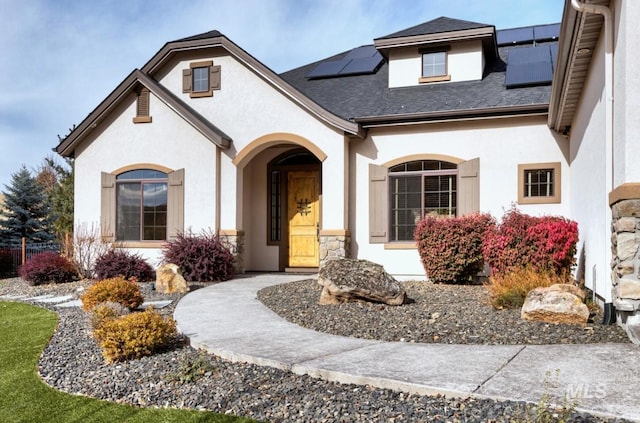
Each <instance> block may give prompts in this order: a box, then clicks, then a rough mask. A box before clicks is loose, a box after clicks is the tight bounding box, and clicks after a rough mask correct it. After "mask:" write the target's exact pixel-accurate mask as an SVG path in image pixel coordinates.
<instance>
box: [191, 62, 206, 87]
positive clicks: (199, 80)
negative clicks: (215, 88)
mask: <svg viewBox="0 0 640 423" xmlns="http://www.w3.org/2000/svg"><path fill="white" fill-rule="evenodd" d="M192 75H193V92H205V91H209V67H201V68H193V70H192Z"/></svg>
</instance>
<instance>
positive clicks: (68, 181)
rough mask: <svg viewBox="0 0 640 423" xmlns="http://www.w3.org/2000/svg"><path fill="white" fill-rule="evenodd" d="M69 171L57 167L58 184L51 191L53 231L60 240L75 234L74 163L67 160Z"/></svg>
mask: <svg viewBox="0 0 640 423" xmlns="http://www.w3.org/2000/svg"><path fill="white" fill-rule="evenodd" d="M67 164H68V165H69V169H67V168H65V167H62V166H59V165H58V166H57V167H56V168H55V169H56V174H57V183H56V184H55V185H54V187H53V188H52V189H51V192H50V193H49V198H50V200H51V215H52V216H53V229H54V230H55V233H56V235H57V236H58V238H59V239H63V238H64V234H66V233H72V232H73V176H74V173H73V161H71V160H67Z"/></svg>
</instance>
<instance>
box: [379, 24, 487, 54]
mask: <svg viewBox="0 0 640 423" xmlns="http://www.w3.org/2000/svg"><path fill="white" fill-rule="evenodd" d="M494 34H495V27H493V26H486V27H481V28H473V29H464V30H460V31H449V32H439V33H435V34H423V35H411V36H407V37H394V38H377V39H375V40H373V43H374V45H375V46H376V48H377V49H383V50H384V49H390V48H396V47H410V46H416V45H421V44H431V43H439V42H449V41H461V40H471V39H476V38H484V37H489V36H494Z"/></svg>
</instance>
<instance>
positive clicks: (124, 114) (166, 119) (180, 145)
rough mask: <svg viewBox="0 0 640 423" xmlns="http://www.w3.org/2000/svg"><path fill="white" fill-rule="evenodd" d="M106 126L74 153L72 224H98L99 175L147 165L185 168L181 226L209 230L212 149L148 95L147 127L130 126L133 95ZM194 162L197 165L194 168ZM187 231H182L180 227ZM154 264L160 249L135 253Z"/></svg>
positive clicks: (212, 219)
mask: <svg viewBox="0 0 640 423" xmlns="http://www.w3.org/2000/svg"><path fill="white" fill-rule="evenodd" d="M125 103H126V104H123V105H122V106H121V107H120V108H119V109H118V110H116V111H115V112H114V113H113V115H112V116H113V118H112V120H111V121H110V122H109V124H108V126H106V125H104V126H100V127H98V128H96V129H94V133H95V135H94V137H97V138H96V139H95V141H93V142H91V141H92V140H93V138H92V139H89V140H87V141H86V142H85V143H84V144H83V145H82V146H80V148H79V149H78V150H77V152H76V157H77V158H76V160H75V171H76V175H79V176H81V177H76V178H75V198H76V201H75V206H74V207H75V209H74V214H75V216H74V219H75V223H76V225H80V224H88V225H91V224H95V225H99V223H100V186H101V182H100V174H101V172H107V173H112V172H114V171H116V170H118V169H120V168H122V167H125V166H131V165H135V164H140V163H151V164H155V165H159V166H164V167H167V168H169V169H172V170H177V169H182V168H185V169H186V170H185V182H184V185H185V186H184V190H185V192H184V195H185V204H187V205H188V207H185V215H184V217H185V222H187V224H188V226H189V227H191V228H192V229H193V230H194V231H200V230H202V229H207V228H213V227H214V223H215V208H216V204H215V199H216V196H215V186H216V179H215V175H216V172H215V151H216V146H215V145H214V144H213V143H212V142H211V141H209V140H207V139H205V138H204V137H203V136H202V135H201V134H200V133H199V132H198V131H196V130H195V129H194V128H193V127H192V126H191V125H189V124H188V123H187V122H186V121H184V120H183V119H182V118H180V117H179V116H177V115H176V114H175V113H174V112H173V111H172V110H170V109H169V108H168V107H167V106H166V105H165V104H164V103H163V102H161V101H160V100H158V98H156V97H155V96H153V95H151V98H150V114H151V116H152V118H153V122H152V123H141V124H134V123H132V118H133V117H134V116H135V115H136V107H135V96H134V95H133V94H132V95H131V96H130V98H129V99H128V100H127V101H126V102H125ZM193 163H198V164H199V166H193ZM185 229H186V228H185ZM139 251H140V252H141V253H142V254H143V256H145V257H147V258H149V260H150V261H151V262H152V263H157V260H158V258H159V255H158V254H159V249H157V248H149V249H147V248H144V249H140V250H139Z"/></svg>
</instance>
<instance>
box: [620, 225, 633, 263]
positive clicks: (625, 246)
mask: <svg viewBox="0 0 640 423" xmlns="http://www.w3.org/2000/svg"><path fill="white" fill-rule="evenodd" d="M617 252H618V258H619V259H620V261H626V260H630V259H632V258H633V257H634V256H635V255H636V253H637V252H638V238H637V237H636V234H635V233H628V232H623V233H619V234H618V242H617Z"/></svg>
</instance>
